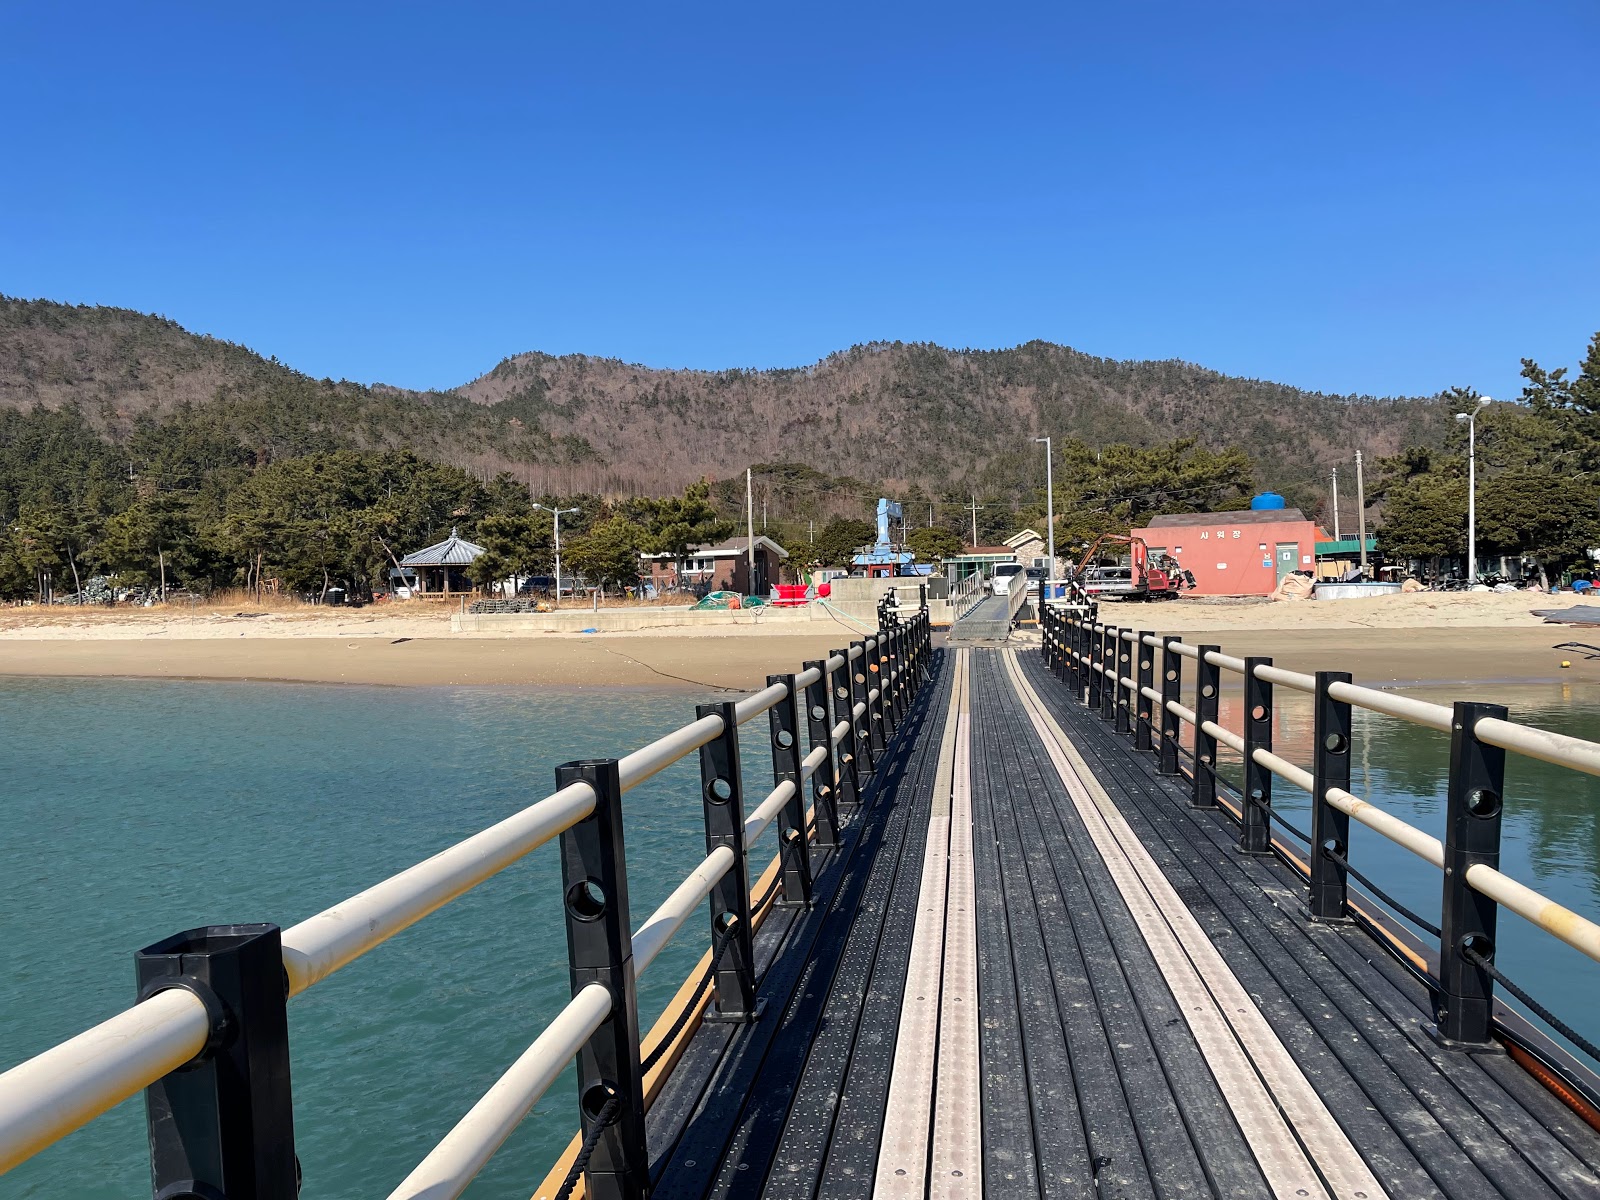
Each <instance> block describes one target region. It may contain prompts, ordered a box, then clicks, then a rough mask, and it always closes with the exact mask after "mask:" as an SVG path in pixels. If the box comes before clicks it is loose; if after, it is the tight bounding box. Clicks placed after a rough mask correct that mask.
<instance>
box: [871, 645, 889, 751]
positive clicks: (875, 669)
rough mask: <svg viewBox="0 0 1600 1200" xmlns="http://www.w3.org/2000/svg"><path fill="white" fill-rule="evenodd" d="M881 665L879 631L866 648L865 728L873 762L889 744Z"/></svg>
mask: <svg viewBox="0 0 1600 1200" xmlns="http://www.w3.org/2000/svg"><path fill="white" fill-rule="evenodd" d="M883 665H884V658H883V634H882V633H881V632H880V633H878V634H877V635H876V636H875V637H874V638H873V640H872V644H871V645H870V646H869V647H868V649H867V696H868V699H867V728H868V729H869V730H871V732H872V757H873V761H874V762H876V761H877V760H878V759H879V758H881V757H882V756H883V752H884V750H885V749H886V748H887V747H888V745H889V734H890V729H889V727H888V725H887V724H885V721H886V718H885V716H884V693H885V691H886V690H887V689H888V686H889V685H888V684H887V683H886V682H885V681H884V670H883ZM873 692H877V693H878V695H877V698H876V699H873V698H872V693H873Z"/></svg>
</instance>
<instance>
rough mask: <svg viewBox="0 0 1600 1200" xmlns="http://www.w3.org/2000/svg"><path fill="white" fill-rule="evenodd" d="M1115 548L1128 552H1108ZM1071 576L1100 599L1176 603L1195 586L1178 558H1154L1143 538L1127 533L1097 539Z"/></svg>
mask: <svg viewBox="0 0 1600 1200" xmlns="http://www.w3.org/2000/svg"><path fill="white" fill-rule="evenodd" d="M1113 546H1125V547H1127V549H1126V550H1122V551H1118V552H1117V553H1116V554H1115V555H1113V554H1112V553H1110V552H1109V551H1108V549H1107V548H1108V547H1113ZM1113 560H1114V561H1113ZM1072 577H1073V578H1074V579H1076V580H1078V582H1079V583H1081V584H1082V585H1083V589H1084V591H1085V592H1087V593H1088V594H1089V595H1090V596H1091V597H1093V598H1095V599H1099V600H1175V599H1177V597H1178V595H1179V593H1180V592H1183V591H1185V590H1186V589H1188V588H1192V587H1194V576H1193V575H1191V574H1190V573H1189V572H1188V571H1185V570H1184V569H1183V567H1182V566H1181V565H1180V564H1179V562H1178V560H1177V559H1175V558H1173V557H1172V556H1171V555H1170V554H1157V555H1153V556H1152V555H1151V553H1150V547H1149V546H1148V545H1146V543H1145V540H1144V539H1143V538H1141V537H1135V536H1133V535H1131V534H1126V533H1105V534H1101V535H1100V536H1099V537H1098V538H1096V539H1095V540H1094V543H1093V544H1092V545H1091V546H1090V547H1089V549H1088V550H1087V551H1085V552H1084V555H1083V558H1082V560H1080V561H1079V563H1078V565H1077V567H1076V568H1074V570H1073V574H1072Z"/></svg>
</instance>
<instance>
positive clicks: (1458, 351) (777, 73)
mask: <svg viewBox="0 0 1600 1200" xmlns="http://www.w3.org/2000/svg"><path fill="white" fill-rule="evenodd" d="M1597 51H1600V5H1597V4H1596V3H1594V0H1552V2H1549V3H1539V4H1504V3H1494V4H1490V3H1473V2H1462V0H1457V2H1454V3H1448V4H1446V3H1438V4H1428V3H1408V4H1395V3H1393V2H1392V0H1385V2H1383V3H1348V4H1305V3H1285V2H1284V0H1270V2H1262V3H1229V2H1227V0H1213V2H1211V3H1195V2H1193V0H1168V2H1164V3H1155V2H1150V3H1137V2H1128V3H1110V2H1103V3H1096V4H1082V3H1079V4H1061V3H1056V4H1041V5H1038V6H1036V7H1033V6H1023V5H1014V6H999V5H983V4H967V5H960V6H943V5H936V4H931V3H918V4H914V5H905V6H897V7H891V6H887V5H862V4H851V5H845V6H839V7H829V6H826V5H824V4H821V3H816V2H812V3H807V4H791V5H781V6H780V5H770V4H751V3H741V4H736V5H735V4H728V5H714V4H661V3H654V4H650V5H641V6H638V7H626V6H621V5H615V6H614V5H604V4H590V5H583V4H568V5H561V6H557V5H549V4H531V3H516V4H510V3H508V4H504V5H488V4H437V3H435V4H427V5H421V4H403V3H385V4H381V5H379V4H373V5H370V6H355V5H348V4H328V5H309V4H306V5H293V4H271V5H253V6H240V5H229V4H215V3H209V4H198V3H194V4H177V3H174V4H166V5H139V4H127V3H116V4H87V3H86V4H78V5H66V4H37V5H23V4H9V5H6V6H5V8H4V10H3V11H0V96H3V103H4V118H3V119H0V292H5V293H7V294H10V295H21V296H30V297H31V296H45V297H51V298H54V299H60V300H69V301H78V302H91V303H102V304H116V305H124V306H127V307H130V308H136V309H143V310H149V311H156V312H160V313H163V314H165V315H167V316H170V317H172V318H174V319H176V320H178V321H180V322H182V323H183V324H185V325H187V326H189V327H190V328H192V329H195V330H199V331H203V332H207V333H213V334H216V335H218V336H221V337H226V338H230V339H233V340H236V341H240V342H244V343H245V344H247V345H249V346H251V347H253V348H255V349H257V350H259V351H261V352H262V353H264V354H275V355H277V356H278V357H279V358H280V359H283V360H284V361H286V362H288V363H290V364H292V365H294V366H297V367H299V368H301V369H303V370H306V371H309V372H311V373H312V374H316V375H324V374H326V375H332V376H335V377H338V376H345V377H348V378H352V379H362V380H386V381H389V382H393V383H397V384H404V385H411V386H450V385H453V384H456V383H459V382H463V381H465V380H466V379H468V378H470V377H472V376H474V375H476V374H478V373H480V372H482V371H484V370H487V369H488V368H489V367H491V366H492V365H493V364H494V363H495V362H496V361H497V360H498V359H499V358H501V357H503V356H504V355H507V354H511V353H514V352H517V351H520V350H531V349H540V350H547V351H551V352H555V353H563V352H568V351H583V352H587V353H591V354H602V355H614V356H618V357H621V358H624V359H628V360H632V361H638V362H644V363H648V364H652V365H657V366H700V367H723V366H786V365H795V364H800V363H805V362H809V361H812V360H815V359H817V358H819V357H821V356H822V355H824V354H826V353H827V352H829V351H831V350H834V349H838V348H841V347H844V346H848V345H850V344H852V343H855V342H862V341H870V340H876V339H896V338H898V339H904V340H919V341H920V340H931V341H936V342H941V343H944V344H946V345H954V346H983V347H993V346H1006V345H1012V344H1015V343H1017V342H1021V341H1025V340H1027V339H1030V338H1047V339H1050V340H1053V341H1058V342H1064V343H1067V344H1069V345H1073V346H1076V347H1078V348H1080V349H1082V350H1086V351H1089V352H1091V353H1095V354H1102V355H1109V356H1114V357H1119V358H1127V357H1138V358H1171V357H1179V358H1186V359H1190V360H1193V361H1196V362H1200V363H1204V364H1206V365H1208V366H1212V367H1215V368H1218V369H1220V370H1225V371H1229V372H1234V373H1239V374H1244V375H1252V376H1257V377H1261V378H1270V379H1276V380H1282V381H1285V382H1289V383H1294V384H1299V385H1302V386H1307V387H1313V388H1320V389H1324V390H1328V391H1364V392H1376V393H1425V392H1432V391H1434V390H1437V389H1438V388H1441V387H1444V386H1447V385H1450V384H1455V383H1462V384H1473V385H1476V386H1478V387H1479V388H1481V389H1483V390H1485V391H1488V392H1491V393H1492V394H1496V395H1514V394H1515V392H1516V389H1517V379H1516V372H1517V362H1518V359H1519V358H1520V357H1522V356H1524V355H1528V356H1532V357H1535V358H1539V359H1541V360H1543V361H1545V362H1546V365H1557V364H1561V363H1569V362H1572V361H1575V360H1576V359H1577V357H1578V356H1579V352H1580V350H1581V347H1582V345H1583V343H1584V342H1585V340H1586V339H1587V338H1588V336H1589V335H1590V334H1592V333H1593V332H1594V331H1595V330H1596V329H1600V238H1597V236H1596V235H1597V227H1596V220H1595V217H1596V214H1597V212H1600V154H1597V152H1596V151H1597V141H1600V88H1597V87H1596V86H1595V80H1594V75H1593V67H1594V62H1595V61H1596V58H1597Z"/></svg>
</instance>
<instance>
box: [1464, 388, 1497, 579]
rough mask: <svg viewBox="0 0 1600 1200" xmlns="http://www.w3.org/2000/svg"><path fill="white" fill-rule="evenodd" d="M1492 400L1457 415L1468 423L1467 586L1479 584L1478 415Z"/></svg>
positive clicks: (1483, 398) (1483, 400) (1480, 399)
mask: <svg viewBox="0 0 1600 1200" xmlns="http://www.w3.org/2000/svg"><path fill="white" fill-rule="evenodd" d="M1491 403H1493V401H1492V400H1490V398H1489V397H1488V396H1479V397H1478V403H1477V405H1476V406H1475V407H1474V408H1473V410H1472V411H1471V412H1469V413H1457V414H1456V420H1458V421H1465V422H1466V423H1467V586H1468V587H1469V588H1470V587H1471V586H1472V585H1473V584H1475V583H1477V582H1478V414H1479V413H1481V412H1482V411H1483V410H1484V409H1485V408H1487V407H1488V406H1489V405H1490V404H1491Z"/></svg>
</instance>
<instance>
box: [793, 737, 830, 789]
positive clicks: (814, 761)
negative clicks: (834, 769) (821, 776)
mask: <svg viewBox="0 0 1600 1200" xmlns="http://www.w3.org/2000/svg"><path fill="white" fill-rule="evenodd" d="M827 761H828V747H827V746H814V747H812V750H811V753H810V754H808V755H806V756H805V757H804V758H802V759H801V760H800V782H801V783H804V782H805V781H806V780H808V779H810V778H811V777H812V776H813V775H815V774H816V773H817V768H818V767H820V766H821V765H822V764H823V763H825V762H827Z"/></svg>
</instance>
